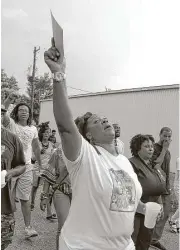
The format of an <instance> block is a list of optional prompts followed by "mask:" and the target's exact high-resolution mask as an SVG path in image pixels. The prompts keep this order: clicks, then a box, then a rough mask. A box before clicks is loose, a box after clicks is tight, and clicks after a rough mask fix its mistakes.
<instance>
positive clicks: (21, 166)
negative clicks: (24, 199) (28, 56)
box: [1, 106, 25, 250]
mask: <svg viewBox="0 0 180 250" xmlns="http://www.w3.org/2000/svg"><path fill="white" fill-rule="evenodd" d="M6 112H7V110H6V109H5V107H4V106H1V123H2V124H1V249H2V250H4V249H6V248H7V247H8V246H9V244H11V243H12V237H13V235H14V227H15V218H14V212H15V208H16V206H15V199H14V197H15V195H14V192H13V190H11V180H12V178H13V177H15V176H19V175H21V174H23V172H24V171H25V158H24V152H23V146H22V143H21V141H20V140H19V138H18V137H17V136H16V135H14V134H12V133H11V132H9V131H8V130H7V129H5V128H4V127H3V120H4V117H5V114H6ZM3 180H4V183H3Z"/></svg>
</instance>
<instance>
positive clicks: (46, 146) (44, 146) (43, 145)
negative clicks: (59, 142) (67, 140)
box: [41, 142, 49, 149]
mask: <svg viewBox="0 0 180 250" xmlns="http://www.w3.org/2000/svg"><path fill="white" fill-rule="evenodd" d="M41 144H42V147H43V148H44V149H47V148H48V147H49V142H47V144H44V143H43V142H41Z"/></svg>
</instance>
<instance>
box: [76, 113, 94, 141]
mask: <svg viewBox="0 0 180 250" xmlns="http://www.w3.org/2000/svg"><path fill="white" fill-rule="evenodd" d="M92 115H93V114H92V113H91V112H87V113H86V114H84V115H83V116H78V117H77V118H76V119H75V121H74V122H75V124H76V126H77V128H78V130H79V133H80V134H81V135H82V136H83V137H84V139H86V140H87V141H88V142H89V140H88V138H87V137H86V133H87V122H88V119H89V118H90V117H91V116H92Z"/></svg>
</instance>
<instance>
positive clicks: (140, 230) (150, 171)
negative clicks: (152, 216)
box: [129, 134, 165, 250]
mask: <svg viewBox="0 0 180 250" xmlns="http://www.w3.org/2000/svg"><path fill="white" fill-rule="evenodd" d="M130 149H131V153H132V157H131V158H130V159H129V161H130V163H131V164H132V166H133V168H134V171H135V173H136V174H137V176H138V180H139V182H140V183H141V186H142V190H143V195H142V197H141V202H142V203H144V204H145V203H147V202H156V203H159V204H161V205H162V200H161V197H160V195H161V194H162V193H163V192H164V190H165V180H164V185H163V184H162V183H161V182H160V181H159V176H158V172H157V170H156V169H155V168H154V166H153V164H152V162H151V158H152V156H153V152H154V138H153V137H152V136H150V135H142V134H138V135H136V136H134V137H133V138H132V139H131V142H130ZM144 212H145V211H144ZM144 219H145V216H144V214H142V213H140V212H139V211H137V212H136V215H135V221H134V232H133V234H132V239H133V241H134V243H135V246H136V250H148V249H149V247H150V244H151V239H152V235H153V229H148V228H146V227H145V226H144Z"/></svg>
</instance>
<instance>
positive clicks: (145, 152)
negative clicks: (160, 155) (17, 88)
mask: <svg viewBox="0 0 180 250" xmlns="http://www.w3.org/2000/svg"><path fill="white" fill-rule="evenodd" d="M153 153H154V144H153V142H152V141H151V140H146V141H144V142H143V143H142V144H141V149H140V150H139V152H138V155H139V156H140V157H141V158H142V159H143V160H149V159H151V157H152V156H153Z"/></svg>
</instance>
